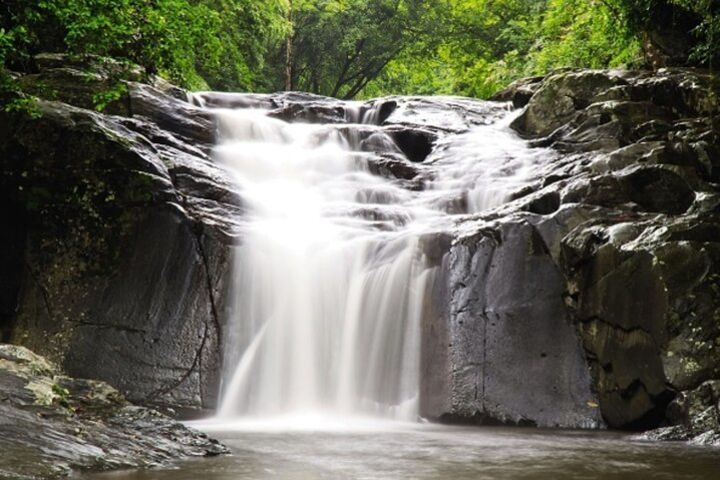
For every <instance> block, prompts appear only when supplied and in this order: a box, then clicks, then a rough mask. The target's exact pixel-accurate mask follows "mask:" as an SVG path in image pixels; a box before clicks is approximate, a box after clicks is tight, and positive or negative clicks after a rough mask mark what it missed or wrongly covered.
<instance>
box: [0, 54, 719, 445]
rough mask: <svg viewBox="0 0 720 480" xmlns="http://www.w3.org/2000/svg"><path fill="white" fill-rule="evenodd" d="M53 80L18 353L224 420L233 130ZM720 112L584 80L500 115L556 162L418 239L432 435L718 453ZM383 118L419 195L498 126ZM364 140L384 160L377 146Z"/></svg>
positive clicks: (623, 80)
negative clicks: (579, 431)
mask: <svg viewBox="0 0 720 480" xmlns="http://www.w3.org/2000/svg"><path fill="white" fill-rule="evenodd" d="M39 64H40V66H41V71H40V72H39V73H38V74H35V75H32V76H27V77H24V78H22V79H21V82H23V84H24V86H25V88H26V90H28V91H35V92H36V93H38V94H42V95H41V96H42V97H43V98H44V100H41V101H40V102H39V108H40V111H41V113H42V116H41V117H39V118H33V117H31V116H28V115H20V114H12V115H11V114H3V122H2V123H1V124H0V125H2V127H0V170H1V171H2V177H0V185H1V186H2V189H1V190H0V191H1V192H2V196H3V199H2V202H1V204H2V213H1V215H2V221H3V224H5V225H11V226H12V228H10V229H9V230H7V229H6V230H3V231H2V232H0V242H1V246H2V248H1V249H0V251H1V252H2V254H1V255H0V263H1V264H2V267H3V268H2V272H3V280H2V289H0V315H1V316H0V322H2V323H1V326H2V331H3V336H4V339H5V340H7V341H11V342H13V343H19V344H23V345H26V346H29V347H31V348H33V349H35V350H36V351H38V352H39V353H42V354H45V355H48V356H50V357H51V358H52V359H53V360H55V361H57V362H58V363H60V364H61V365H62V366H63V367H64V368H65V369H66V370H67V371H68V372H69V373H70V374H71V375H74V376H81V377H87V378H98V379H101V380H105V381H107V382H109V383H110V384H112V385H113V386H115V387H117V388H118V389H119V390H121V391H122V392H124V393H125V394H126V395H127V396H128V397H129V398H131V399H133V400H137V401H140V402H143V403H160V404H167V405H174V406H187V407H192V408H203V407H205V408H211V407H213V406H214V405H215V402H216V394H217V391H218V382H219V379H218V375H219V373H218V372H219V370H220V368H219V367H220V359H221V357H222V354H221V345H222V336H223V325H224V318H225V310H226V307H225V305H224V299H225V298H227V295H226V294H225V292H226V290H227V289H228V286H229V276H228V273H229V271H230V268H229V260H230V253H231V249H232V245H234V244H236V243H237V242H240V241H242V239H241V238H238V235H237V234H236V231H237V230H236V225H235V224H234V220H233V219H236V218H238V217H239V216H241V215H242V194H241V192H236V191H235V187H233V185H232V183H231V181H230V180H229V178H230V177H229V175H227V174H226V172H224V171H223V169H222V167H221V166H218V165H217V164H215V163H213V162H212V160H211V159H210V157H209V152H210V147H211V145H212V144H213V142H214V136H215V126H214V123H213V119H212V118H210V117H209V116H208V113H207V111H206V110H203V109H201V108H198V107H195V106H193V104H191V103H189V102H187V101H186V99H185V97H184V95H185V94H184V93H183V92H180V91H178V90H177V89H175V88H173V87H171V86H169V85H167V84H164V83H163V82H160V81H157V80H155V81H151V82H149V83H148V82H147V81H145V82H144V83H143V82H140V81H137V80H140V79H139V78H136V79H135V80H133V79H132V78H131V79H130V80H126V81H125V83H124V85H126V87H127V91H126V93H124V94H123V96H122V97H121V98H120V99H119V100H117V101H115V102H114V103H111V104H110V106H109V112H111V113H112V114H107V113H106V114H100V113H96V112H94V111H92V110H90V109H88V107H91V106H92V103H93V96H94V95H96V93H97V92H98V91H101V90H102V89H104V88H107V86H108V85H109V84H111V83H112V82H113V81H114V80H113V79H114V78H115V77H114V76H113V74H112V71H111V70H112V68H114V67H113V65H108V64H106V65H100V64H97V63H93V64H91V65H88V64H87V63H86V64H82V65H73V64H72V62H69V61H68V60H67V59H64V58H59V57H43V58H42V59H41V61H40V62H39ZM125 74H127V72H125ZM41 87H42V88H41ZM33 89H34V90H33ZM48 92H49V93H48ZM717 92H718V88H717V85H716V84H714V83H713V80H712V79H711V78H710V77H709V76H707V75H706V74H704V73H702V72H697V71H692V70H676V71H675V70H673V71H661V72H659V73H656V74H645V73H639V72H638V73H632V72H630V73H628V72H625V73H620V72H604V71H602V72H601V71H595V72H587V71H579V72H572V71H571V72H564V73H560V74H556V75H552V76H549V77H547V78H544V79H532V80H529V81H525V82H521V83H518V84H517V85H514V86H512V87H511V88H510V89H508V90H507V91H505V92H502V93H501V94H500V95H499V96H498V100H501V101H512V102H514V103H515V106H516V107H522V108H524V110H523V112H522V114H521V115H520V116H519V117H518V119H517V120H516V122H515V124H514V127H515V128H516V130H518V131H519V132H520V133H522V134H523V135H524V136H527V137H528V138H531V139H533V140H532V141H533V142H534V144H536V145H537V146H544V147H552V148H553V149H554V150H555V151H556V152H558V155H557V157H556V158H555V159H554V160H553V161H552V162H551V163H549V164H547V165H545V166H543V167H542V169H541V170H540V171H539V172H538V175H537V178H536V180H535V181H534V182H532V183H531V185H530V186H529V187H528V188H524V189H523V190H522V191H519V192H515V193H514V194H513V196H512V197H513V198H512V199H511V201H510V202H508V203H507V204H505V205H503V206H502V207H498V208H496V209H493V210H490V211H487V212H483V213H481V214H476V215H465V216H463V217H461V218H460V219H459V221H458V223H457V225H456V228H455V229H453V230H452V231H448V232H442V233H439V234H437V235H431V236H428V237H427V238H424V239H423V240H422V242H421V244H422V245H423V248H424V249H425V252H426V254H427V256H428V257H429V258H430V259H431V261H432V262H434V265H435V266H436V267H437V269H436V275H435V277H436V281H435V284H434V286H433V291H432V292H429V294H428V296H427V299H426V302H425V315H424V319H423V341H422V342H423V355H422V356H423V360H422V379H421V403H422V407H421V408H422V414H423V415H425V416H428V417H431V418H435V419H440V420H445V421H463V422H466V421H477V422H481V423H508V424H522V425H526V424H527V425H539V426H562V427H595V426H603V425H606V426H609V427H624V428H642V429H644V428H652V427H656V426H659V425H663V424H667V423H674V424H677V425H679V426H678V427H676V428H675V429H674V430H673V431H672V432H671V433H672V434H673V435H675V437H678V436H683V438H690V437H695V436H697V435H699V434H700V433H703V432H708V431H712V430H713V429H715V431H718V432H720V426H718V421H717V419H718V395H717V389H716V388H715V387H714V386H715V383H712V381H713V380H717V379H719V378H720V353H719V352H720V317H718V312H720V291H718V278H720V277H718V274H719V273H720V272H718V265H720V263H718V260H720V244H719V243H718V242H720V240H719V239H720V195H718V193H719V192H718V187H717V182H718V180H719V179H720V147H719V142H718V134H719V133H720V126H719V125H718V122H717V119H714V116H715V115H716V114H717V113H718V110H719V109H718V101H717ZM50 97H54V100H48V98H50ZM203 101H204V102H205V103H207V104H208V105H213V106H228V107H232V106H240V105H241V104H242V105H244V106H246V105H247V102H251V103H253V104H256V105H259V106H265V107H267V108H274V109H275V110H274V111H273V113H272V115H273V116H277V117H279V118H284V119H288V120H304V121H313V122H322V123H345V122H348V121H352V120H355V121H356V120H357V119H356V118H354V117H352V115H350V113H351V112H350V110H351V109H349V108H348V106H347V105H345V104H342V103H338V102H335V101H333V100H331V99H324V98H319V97H311V96H302V95H296V94H285V95H276V96H257V97H254V98H251V97H248V96H243V97H242V98H240V97H233V96H232V95H217V94H208V95H205V96H204V97H203ZM374 105H375V108H374V110H375V111H376V112H377V118H375V121H376V123H378V124H381V125H382V126H383V129H384V131H385V132H386V133H387V134H388V135H389V136H390V137H391V138H392V139H393V140H394V142H395V143H396V145H397V149H396V151H394V152H392V154H387V155H384V156H382V157H381V159H380V160H378V161H377V162H376V163H375V164H372V165H370V168H371V169H372V170H373V172H374V173H376V174H380V175H385V176H388V177H392V178H396V179H397V181H398V182H399V183H401V184H403V185H406V186H407V188H409V189H412V188H422V184H423V181H424V180H426V179H427V178H429V177H428V175H432V172H433V171H434V170H433V169H435V168H436V165H433V164H431V163H428V161H427V160H426V159H427V158H428V154H429V153H430V152H431V151H432V150H433V149H434V148H435V147H436V146H437V145H438V140H441V139H443V138H447V137H449V136H452V135H455V134H457V133H462V132H466V131H467V130H468V129H469V128H470V125H472V124H477V123H482V122H484V121H488V120H490V119H491V118H493V115H496V114H497V112H496V111H494V110H493V109H490V110H488V111H479V110H478V108H479V107H478V106H477V103H473V102H470V101H459V100H457V99H455V100H452V101H451V100H447V99H445V100H437V101H435V100H434V101H429V100H423V99H414V100H413V99H402V98H395V99H385V100H381V101H378V102H376V103H375V104H374ZM402 105H410V106H411V107H412V109H415V110H416V111H419V112H421V113H422V112H428V118H450V115H451V114H452V115H456V117H457V116H458V115H459V118H463V119H465V120H464V122H465V123H462V122H461V124H460V125H454V124H450V123H443V124H441V125H432V124H430V123H427V124H422V123H417V122H416V123H412V122H408V121H406V119H403V118H402V116H401V115H399V114H396V115H395V116H393V115H394V112H396V109H398V107H399V106H400V107H402ZM362 108H365V107H362ZM501 109H502V108H501V107H497V108H496V110H497V111H499V110H501ZM400 110H402V108H399V109H398V111H400ZM438 112H440V113H439V115H440V116H437V114H438ZM458 112H460V113H458ZM493 112H494V113H493ZM355 113H356V114H358V112H357V111H356V112H355ZM433 115H435V116H433ZM443 115H446V117H443ZM356 116H357V115H356ZM421 117H422V115H421ZM456 117H453V118H456ZM354 134H355V135H356V137H357V139H359V140H358V141H360V143H361V145H362V146H363V147H362V148H366V149H369V150H371V151H372V150H373V149H376V148H377V146H376V145H375V144H374V143H373V136H372V133H371V132H363V131H361V130H359V131H357V132H354ZM462 203H463V201H462V199H460V200H459V207H458V208H463V207H462ZM699 415H702V419H704V420H703V421H702V422H700V421H699V420H698V416H699ZM665 433H666V434H668V435H669V433H668V432H665ZM706 437H707V438H706V440H707V441H710V442H711V441H713V438H714V437H712V434H710V435H706Z"/></svg>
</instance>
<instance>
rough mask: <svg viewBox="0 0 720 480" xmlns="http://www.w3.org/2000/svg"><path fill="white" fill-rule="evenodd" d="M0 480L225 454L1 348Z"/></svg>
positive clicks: (113, 396)
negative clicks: (0, 450) (2, 479)
mask: <svg viewBox="0 0 720 480" xmlns="http://www.w3.org/2000/svg"><path fill="white" fill-rule="evenodd" d="M0 391H2V398H0V431H2V435H0V448H2V451H3V455H2V457H1V458H0V476H2V477H3V478H16V479H32V478H46V479H51V478H60V477H65V476H67V475H68V474H69V473H70V472H71V471H73V470H109V469H118V468H130V467H149V466H155V465H158V464H161V463H163V462H167V461H169V460H175V459H178V458H183V457H198V456H213V455H220V454H224V453H228V450H227V449H226V448H225V447H224V446H223V445H221V444H220V443H218V442H217V441H215V440H211V439H210V438H208V437H207V436H206V435H204V434H202V433H200V432H197V431H194V430H191V429H189V428H187V427H185V426H183V425H182V424H180V423H178V422H176V421H174V420H171V419H170V418H168V417H165V416H163V415H161V414H160V413H158V412H156V411H153V410H149V409H145V408H141V407H136V406H133V405H131V404H130V403H128V402H127V401H126V400H125V399H124V398H123V396H122V395H121V394H120V392H118V391H117V390H115V389H114V388H112V387H110V386H109V385H108V384H106V383H103V382H98V381H93V380H79V379H75V378H71V377H67V376H65V375H64V374H63V373H62V372H61V371H60V369H59V368H58V367H56V366H55V365H54V364H52V363H50V362H49V361H47V360H46V359H44V358H43V357H40V356H38V355H35V354H34V353H32V352H31V351H30V350H27V349H25V348H23V347H18V346H11V345H4V344H0Z"/></svg>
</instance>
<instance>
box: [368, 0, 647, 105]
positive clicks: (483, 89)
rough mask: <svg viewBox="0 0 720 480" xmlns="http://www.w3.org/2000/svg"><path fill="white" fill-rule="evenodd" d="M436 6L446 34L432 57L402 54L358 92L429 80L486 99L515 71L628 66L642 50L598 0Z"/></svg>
mask: <svg viewBox="0 0 720 480" xmlns="http://www.w3.org/2000/svg"><path fill="white" fill-rule="evenodd" d="M438 8H441V9H442V10H443V12H444V13H443V14H442V15H438V16H437V17H438V18H439V19H440V20H439V21H441V22H442V24H443V27H442V29H443V31H444V32H445V34H444V35H443V37H442V41H441V42H439V43H437V44H436V45H435V46H434V47H433V51H432V54H431V57H432V60H428V59H427V58H424V59H423V60H422V61H421V62H420V63H419V64H418V63H417V60H416V59H417V58H418V56H419V55H417V54H415V55H404V56H400V57H398V58H397V59H395V60H394V61H393V62H391V63H390V65H389V66H388V68H387V69H386V70H385V71H384V72H383V74H382V76H380V77H379V78H378V79H377V80H376V81H374V82H373V83H372V84H371V85H369V86H368V88H367V89H366V91H365V92H363V93H364V94H367V95H378V94H382V93H386V92H387V93H390V92H394V93H413V92H417V93H425V91H424V87H425V86H432V87H433V92H436V93H454V94H460V95H467V96H473V97H481V98H486V97H489V96H490V95H492V94H493V93H495V92H497V91H498V90H499V89H500V88H502V87H503V86H505V85H507V84H508V83H509V82H511V81H513V80H515V79H517V78H519V77H523V76H528V75H536V74H544V73H547V72H548V71H550V70H552V69H556V68H562V67H586V68H601V67H608V66H623V65H632V64H634V63H635V62H637V60H638V58H639V56H640V55H639V52H640V48H639V42H638V40H637V37H636V36H635V35H633V34H632V33H631V32H630V31H629V29H628V28H627V23H626V21H625V20H624V19H623V18H619V17H618V16H617V14H618V12H616V11H615V9H614V8H613V7H612V6H611V5H609V4H607V3H605V2H601V1H592V0H591V1H588V0H444V1H443V2H442V4H441V6H440V7H438ZM421 41H422V40H421ZM413 50H416V51H423V46H416V47H415V48H414V49H411V51H413ZM425 50H427V49H425ZM417 68H420V69H423V70H425V71H424V72H417V71H416V69H417ZM401 78H405V79H407V80H408V81H407V82H406V83H404V84H403V82H402V81H400V79H401ZM420 83H422V85H420Z"/></svg>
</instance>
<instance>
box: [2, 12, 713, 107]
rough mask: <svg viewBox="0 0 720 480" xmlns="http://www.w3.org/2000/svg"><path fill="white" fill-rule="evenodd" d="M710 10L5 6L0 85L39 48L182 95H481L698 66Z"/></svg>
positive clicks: (707, 54)
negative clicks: (610, 71)
mask: <svg viewBox="0 0 720 480" xmlns="http://www.w3.org/2000/svg"><path fill="white" fill-rule="evenodd" d="M718 39H720V0H34V1H32V0H4V1H3V3H2V5H1V6H0V61H1V62H2V64H3V65H5V67H6V69H3V71H2V77H1V79H0V85H1V86H2V89H4V90H9V89H12V88H13V83H12V74H11V73H10V71H25V72H27V71H32V70H33V69H34V66H33V60H32V58H33V55H35V54H36V53H39V52H68V53H71V54H75V55H84V54H96V55H102V56H109V57H114V58H116V59H121V60H127V61H128V62H133V63H137V64H139V65H141V66H143V67H144V68H145V69H146V71H147V72H148V73H157V74H160V75H162V76H164V77H166V78H168V79H169V80H171V81H173V82H175V83H178V84H180V85H182V86H184V87H186V88H189V89H195V90H204V89H213V90H227V91H255V92H269V91H278V90H285V89H292V90H302V91H309V92H313V93H319V94H323V95H330V96H336V97H343V98H355V97H357V98H366V97H374V96H381V95H386V94H455V95H466V96H474V97H481V98H484V97H488V96H489V95H491V94H492V93H494V92H495V91H497V90H498V89H500V88H502V87H503V86H505V85H507V84H508V83H510V82H511V81H513V80H515V79H517V78H520V77H523V76H532V75H541V74H544V73H546V72H548V71H549V70H552V69H557V68H565V67H590V68H602V67H629V68H643V67H652V68H657V67H663V66H673V65H694V66H701V67H707V68H711V69H712V67H713V64H714V63H716V62H717V59H718V57H719V56H720V40H718Z"/></svg>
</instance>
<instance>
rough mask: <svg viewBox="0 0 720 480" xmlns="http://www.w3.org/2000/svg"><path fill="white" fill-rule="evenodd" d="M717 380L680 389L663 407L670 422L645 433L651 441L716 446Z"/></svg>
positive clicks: (719, 424)
mask: <svg viewBox="0 0 720 480" xmlns="http://www.w3.org/2000/svg"><path fill="white" fill-rule="evenodd" d="M718 402H720V381H718V380H714V381H708V382H705V383H703V384H702V385H700V386H699V387H698V388H696V389H694V390H691V391H687V392H682V393H680V394H679V395H678V397H677V398H676V399H675V400H673V402H672V403H671V404H670V405H669V406H668V408H667V418H668V420H669V421H670V422H672V423H673V424H674V425H673V426H670V427H663V428H660V429H657V430H653V431H650V432H647V433H646V434H645V438H648V439H652V440H669V441H678V440H681V441H690V442H691V443H694V444H697V445H715V446H720V406H719V404H718Z"/></svg>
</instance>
